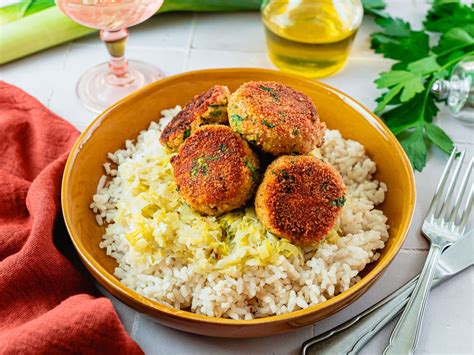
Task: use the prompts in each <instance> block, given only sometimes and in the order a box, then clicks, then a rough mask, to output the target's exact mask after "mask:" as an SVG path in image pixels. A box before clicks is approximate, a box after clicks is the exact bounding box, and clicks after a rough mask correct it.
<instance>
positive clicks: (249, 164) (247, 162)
mask: <svg viewBox="0 0 474 355" xmlns="http://www.w3.org/2000/svg"><path fill="white" fill-rule="evenodd" d="M244 164H245V166H246V167H247V168H248V169H249V170H250V172H251V173H252V178H253V179H254V180H257V179H258V169H257V168H256V167H255V166H254V165H253V164H252V162H251V161H250V160H249V159H248V158H245V159H244Z"/></svg>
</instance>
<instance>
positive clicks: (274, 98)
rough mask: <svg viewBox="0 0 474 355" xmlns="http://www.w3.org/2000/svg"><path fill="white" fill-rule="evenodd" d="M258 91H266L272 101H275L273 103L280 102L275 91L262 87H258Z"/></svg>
mask: <svg viewBox="0 0 474 355" xmlns="http://www.w3.org/2000/svg"><path fill="white" fill-rule="evenodd" d="M260 89H261V90H263V91H266V92H268V93H270V95H271V96H272V97H273V100H275V101H280V97H279V96H278V94H277V92H276V91H275V89H273V88H269V87H268V86H263V85H260Z"/></svg>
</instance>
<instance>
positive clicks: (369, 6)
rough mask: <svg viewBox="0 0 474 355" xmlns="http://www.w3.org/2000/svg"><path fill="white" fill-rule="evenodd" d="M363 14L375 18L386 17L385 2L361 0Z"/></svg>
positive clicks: (380, 0) (381, 0)
mask: <svg viewBox="0 0 474 355" xmlns="http://www.w3.org/2000/svg"><path fill="white" fill-rule="evenodd" d="M362 5H363V6H364V12H365V13H366V14H371V15H375V16H381V17H383V16H386V15H387V14H386V12H385V11H384V10H385V2H384V1H383V0H362Z"/></svg>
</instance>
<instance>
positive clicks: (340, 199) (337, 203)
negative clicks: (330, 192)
mask: <svg viewBox="0 0 474 355" xmlns="http://www.w3.org/2000/svg"><path fill="white" fill-rule="evenodd" d="M345 204H346V196H342V197H338V198H336V199H335V200H333V201H331V206H337V207H342V206H344V205H345Z"/></svg>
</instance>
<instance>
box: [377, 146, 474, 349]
mask: <svg viewBox="0 0 474 355" xmlns="http://www.w3.org/2000/svg"><path fill="white" fill-rule="evenodd" d="M465 153H466V152H465V150H464V151H463V152H461V153H460V156H459V158H457V156H458V154H459V151H458V150H457V149H456V148H455V149H453V152H452V153H451V156H450V157H449V160H448V163H447V164H446V168H445V169H444V172H443V175H442V176H441V180H440V181H439V183H438V187H437V189H436V192H435V195H434V197H433V200H432V201H431V205H430V208H429V210H428V213H427V215H426V217H425V220H424V222H423V226H422V228H421V230H422V232H423V235H424V236H425V237H426V238H427V239H428V240H429V241H430V242H431V246H430V250H429V253H428V256H427V258H426V262H425V265H424V266H423V270H422V271H421V274H420V277H419V279H418V282H417V284H416V286H415V289H414V291H413V293H412V295H411V297H410V301H409V302H408V305H407V307H406V308H405V310H404V312H403V314H402V316H401V317H400V319H399V320H398V323H397V325H396V326H395V329H394V330H393V332H392V335H391V336H390V343H389V345H388V346H387V347H386V348H385V351H384V354H386V355H399V354H413V353H414V351H415V349H416V345H417V343H418V339H419V335H420V330H421V324H422V321H423V314H424V310H425V306H426V301H427V299H428V295H429V291H430V288H431V283H432V281H433V276H434V272H435V269H436V265H437V263H438V259H439V256H440V255H441V253H442V251H443V250H444V249H445V248H446V247H448V246H449V245H451V244H452V243H453V242H454V241H455V240H456V239H457V238H459V237H460V236H461V235H462V234H463V233H464V230H465V228H466V223H467V220H468V216H469V213H470V211H471V209H472V203H473V187H472V186H471V189H470V192H469V195H468V197H467V200H466V202H465V206H464V209H463V210H462V211H460V207H461V205H462V201H463V198H464V196H465V193H466V189H467V186H468V181H469V175H470V172H471V170H472V160H471V162H470V164H469V168H468V171H467V172H466V174H465V175H464V178H463V179H462V183H461V187H460V188H459V192H458V194H457V196H456V199H455V202H454V204H453V206H452V207H451V209H450V204H451V199H452V195H453V191H454V187H455V185H456V184H457V183H458V181H459V173H460V171H461V166H462V163H463V161H464V155H465ZM455 160H458V161H457V164H455V163H454V162H455ZM453 164H454V174H453V176H452V178H451V181H450V182H449V184H448V186H447V187H446V184H447V183H448V177H449V175H450V173H451V171H452V169H451V168H452V167H453ZM459 213H460V216H459Z"/></svg>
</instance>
